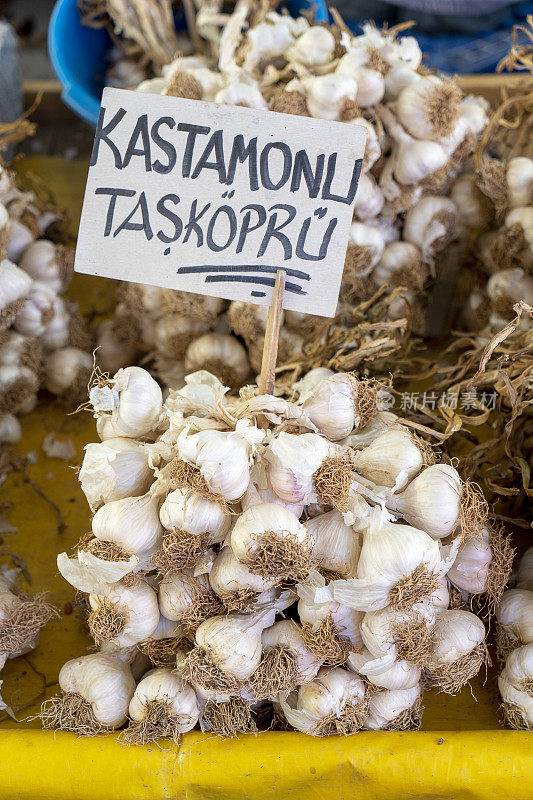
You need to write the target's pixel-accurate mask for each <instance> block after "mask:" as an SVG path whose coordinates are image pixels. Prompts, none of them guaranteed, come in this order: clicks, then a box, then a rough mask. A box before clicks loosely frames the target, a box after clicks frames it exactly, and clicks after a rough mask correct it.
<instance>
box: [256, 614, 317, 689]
mask: <svg viewBox="0 0 533 800" xmlns="http://www.w3.org/2000/svg"><path fill="white" fill-rule="evenodd" d="M261 647H262V655H261V660H260V662H259V664H258V665H257V667H256V669H255V670H254V672H253V674H252V675H251V677H250V678H249V683H248V685H249V688H250V691H251V693H252V696H253V697H254V699H256V700H273V699H275V697H277V695H278V694H279V693H280V692H282V693H285V692H289V691H292V689H294V688H295V687H296V686H301V685H302V684H305V683H309V681H311V680H313V678H314V677H315V675H316V674H317V672H318V670H319V669H320V667H321V665H322V664H323V663H324V660H325V659H324V657H323V656H319V655H317V654H316V653H314V652H313V651H312V650H311V649H310V648H309V647H308V646H307V643H306V640H305V636H304V634H303V631H302V628H301V627H300V625H298V623H297V622H294V621H293V620H290V619H284V620H281V621H280V622H276V623H275V624H274V625H269V626H268V627H266V628H265V630H264V631H263V634H262V636H261Z"/></svg>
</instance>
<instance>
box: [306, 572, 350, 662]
mask: <svg viewBox="0 0 533 800" xmlns="http://www.w3.org/2000/svg"><path fill="white" fill-rule="evenodd" d="M296 591H297V592H298V596H299V598H300V599H299V601H298V614H299V617H300V620H301V622H302V624H303V626H304V637H305V641H306V644H307V646H308V647H309V648H310V649H311V650H312V651H313V653H315V654H316V655H320V656H323V657H324V658H325V659H327V661H328V664H329V665H330V666H332V665H334V662H335V661H337V663H338V664H342V663H344V662H345V661H346V658H347V654H348V652H349V650H350V649H353V650H356V651H359V650H360V649H361V648H362V645H363V640H362V638H361V620H362V618H363V615H362V613H361V612H360V611H355V610H354V609H351V608H349V607H348V606H344V605H342V604H341V603H337V602H335V601H333V599H332V598H331V593H330V592H329V591H328V587H327V585H326V582H325V580H324V578H323V577H322V576H321V575H318V574H316V573H314V574H312V575H311V576H310V578H309V583H308V584H298V585H297V587H296Z"/></svg>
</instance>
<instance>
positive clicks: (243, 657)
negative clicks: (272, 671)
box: [178, 607, 276, 693]
mask: <svg viewBox="0 0 533 800" xmlns="http://www.w3.org/2000/svg"><path fill="white" fill-rule="evenodd" d="M275 617H276V608H275V607H274V608H264V609H262V610H261V611H255V612H253V613H251V614H227V615H225V616H215V617H210V618H209V619H206V620H205V621H204V622H202V623H201V625H200V626H199V627H198V629H197V631H196V634H195V640H196V647H195V649H194V650H192V651H191V653H189V655H188V656H187V658H186V659H185V660H184V661H183V662H182V663H181V664H178V672H179V673H180V674H182V675H183V677H184V679H185V680H187V681H188V682H189V683H192V684H193V685H194V684H199V685H200V686H202V687H203V688H205V689H218V690H231V691H232V693H234V692H235V691H236V689H237V687H238V685H239V684H242V683H243V682H244V681H246V680H248V679H249V678H250V677H251V676H252V675H253V673H254V672H255V670H256V669H257V667H258V666H259V662H260V661H261V634H262V632H263V630H264V629H265V628H268V627H270V626H271V625H272V624H273V623H274V620H275Z"/></svg>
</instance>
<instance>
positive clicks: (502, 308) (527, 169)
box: [452, 156, 533, 332]
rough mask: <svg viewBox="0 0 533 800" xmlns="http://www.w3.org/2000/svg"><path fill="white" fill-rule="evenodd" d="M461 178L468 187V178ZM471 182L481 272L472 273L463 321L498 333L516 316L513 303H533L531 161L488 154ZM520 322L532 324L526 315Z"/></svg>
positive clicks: (532, 184) (475, 328)
mask: <svg viewBox="0 0 533 800" xmlns="http://www.w3.org/2000/svg"><path fill="white" fill-rule="evenodd" d="M459 180H463V181H464V182H465V184H464V185H465V186H466V176H463V178H462V179H459ZM469 182H470V186H469V191H471V192H472V194H473V195H474V194H475V196H476V202H477V203H478V205H479V208H480V213H479V220H478V225H477V226H476V227H477V228H478V230H481V231H482V233H481V234H480V235H479V237H478V239H477V242H476V256H477V266H478V268H479V273H480V274H479V275H475V274H474V276H473V277H474V286H473V288H472V289H471V291H470V294H469V296H468V297H467V299H466V302H465V306H464V309H463V319H464V321H465V322H466V323H467V325H468V327H469V328H470V329H473V330H479V329H482V330H484V331H487V332H491V331H497V330H499V329H500V328H503V327H504V326H505V325H506V324H507V323H508V322H509V321H510V320H511V319H513V318H514V317H515V312H514V311H513V305H514V304H515V303H518V302H519V301H520V300H523V301H524V302H525V303H527V304H528V305H530V306H533V159H531V158H527V157H526V156H517V157H515V158H511V159H509V160H508V161H499V160H497V159H492V158H489V157H486V158H485V159H484V161H483V164H482V167H481V170H480V174H479V176H478V178H477V181H476V179H475V178H474V176H469ZM476 183H477V185H476ZM456 190H457V186H456V188H455V190H454V191H456ZM452 197H454V193H453V192H452ZM454 199H455V200H456V202H458V205H459V206H460V207H461V203H460V202H459V201H458V198H457V197H454ZM481 209H482V210H481ZM463 216H466V214H465V213H464V214H463ZM476 284H477V285H476ZM521 325H522V327H523V326H529V325H531V321H530V320H529V319H527V316H524V317H523V319H522V322H521Z"/></svg>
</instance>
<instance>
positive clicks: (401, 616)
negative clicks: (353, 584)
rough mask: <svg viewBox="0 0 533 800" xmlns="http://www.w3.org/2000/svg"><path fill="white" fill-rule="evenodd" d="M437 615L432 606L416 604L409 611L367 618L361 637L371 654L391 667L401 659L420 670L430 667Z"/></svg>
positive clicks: (372, 614) (375, 613) (376, 613)
mask: <svg viewBox="0 0 533 800" xmlns="http://www.w3.org/2000/svg"><path fill="white" fill-rule="evenodd" d="M435 622H436V612H435V609H434V608H433V606H432V605H430V604H429V603H415V604H414V605H413V606H412V608H411V609H410V610H409V611H395V610H393V609H392V608H390V607H387V608H384V609H382V610H381V611H370V612H367V613H366V614H365V616H364V617H363V621H362V623H361V635H362V637H363V642H364V644H365V647H366V648H367V650H369V651H370V652H371V653H372V655H373V656H375V657H376V658H380V659H382V664H383V666H385V665H387V666H391V665H392V663H393V662H394V661H396V660H397V659H404V660H405V661H410V662H412V663H413V664H416V665H418V666H420V667H427V666H429V664H430V661H431V657H432V653H431V644H432V632H433V628H434V627H435Z"/></svg>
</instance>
